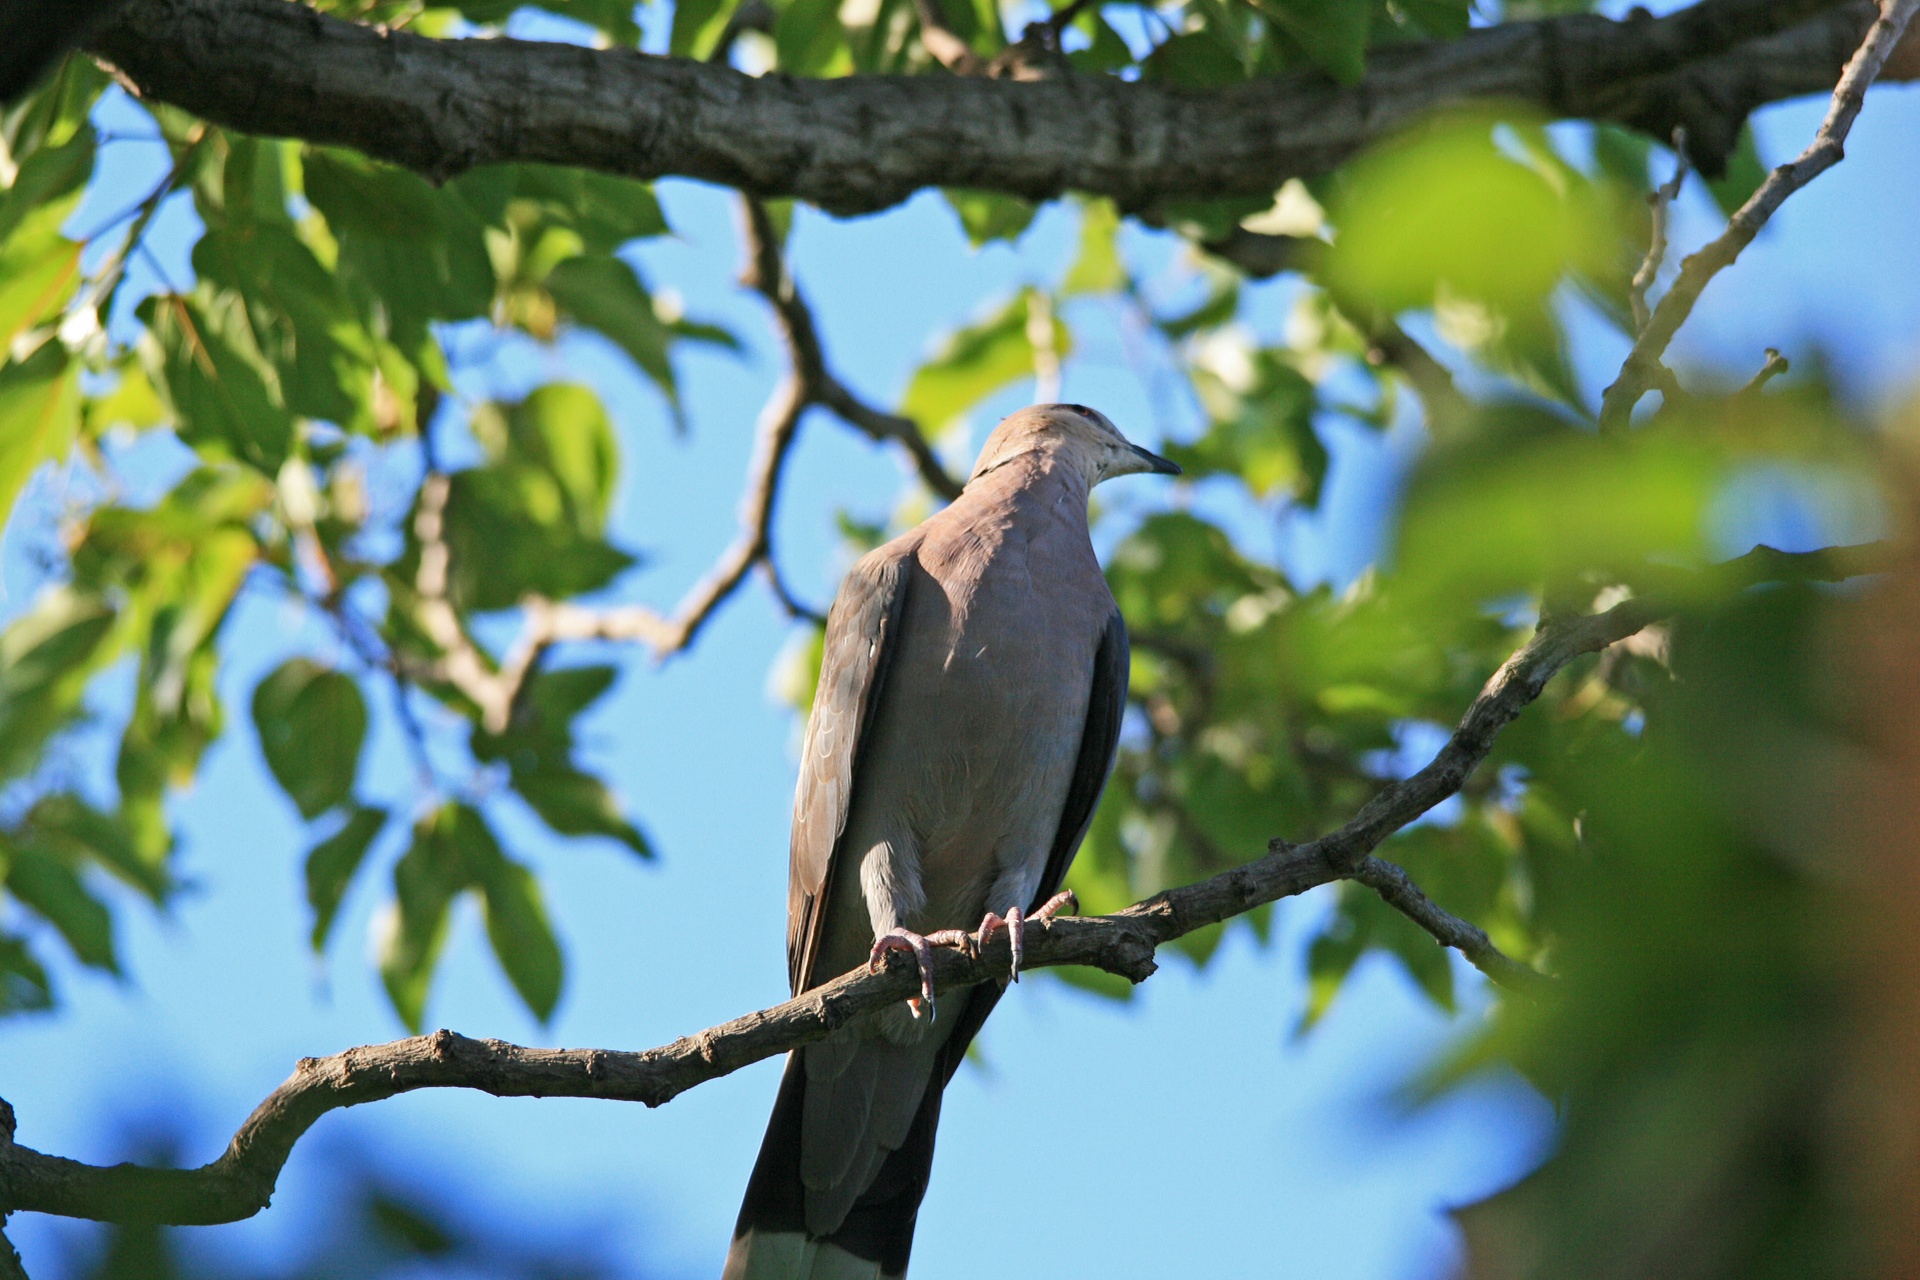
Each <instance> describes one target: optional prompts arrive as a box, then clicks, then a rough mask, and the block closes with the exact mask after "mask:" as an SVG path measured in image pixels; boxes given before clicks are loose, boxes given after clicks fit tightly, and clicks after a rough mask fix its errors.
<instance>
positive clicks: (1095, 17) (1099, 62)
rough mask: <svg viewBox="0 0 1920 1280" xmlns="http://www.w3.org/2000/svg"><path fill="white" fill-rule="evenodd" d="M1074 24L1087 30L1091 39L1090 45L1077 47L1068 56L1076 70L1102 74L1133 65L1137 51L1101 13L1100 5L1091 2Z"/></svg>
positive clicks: (1090, 73)
mask: <svg viewBox="0 0 1920 1280" xmlns="http://www.w3.org/2000/svg"><path fill="white" fill-rule="evenodd" d="M1073 25H1074V26H1076V27H1078V28H1079V29H1080V30H1081V31H1082V32H1084V33H1085V34H1086V36H1087V39H1088V44H1087V47H1086V48H1084V49H1076V50H1074V51H1073V52H1071V53H1069V54H1068V55H1067V61H1068V62H1069V63H1071V64H1072V66H1073V69H1074V70H1075V71H1078V72H1080V73H1081V74H1083V75H1100V74H1102V73H1104V72H1109V71H1118V70H1120V68H1122V67H1130V66H1132V65H1133V50H1131V49H1129V48H1128V47H1127V42H1126V41H1125V40H1124V39H1122V38H1121V36H1120V33H1119V32H1118V31H1115V30H1114V29H1113V27H1112V26H1111V25H1110V24H1109V23H1108V22H1107V20H1106V19H1105V18H1103V17H1101V16H1100V8H1099V6H1098V5H1089V6H1088V7H1087V8H1085V9H1083V10H1081V11H1080V16H1079V17H1078V18H1075V19H1074V20H1073Z"/></svg>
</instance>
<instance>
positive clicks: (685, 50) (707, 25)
mask: <svg viewBox="0 0 1920 1280" xmlns="http://www.w3.org/2000/svg"><path fill="white" fill-rule="evenodd" d="M739 7H740V0H682V3H679V4H676V5H674V6H673V31H672V34H671V35H670V36H669V37H668V40H667V52H668V53H670V54H672V55H673V56H674V57H676V58H693V59H695V60H697V61H701V62H704V61H706V60H707V59H708V58H710V57H712V56H713V51H714V50H715V49H716V48H718V47H719V44H720V37H721V36H722V35H723V34H725V32H726V29H727V23H728V22H729V21H731V20H732V18H733V15H734V12H735V11H736V10H737V9H739Z"/></svg>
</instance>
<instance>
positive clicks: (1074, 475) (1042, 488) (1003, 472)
mask: <svg viewBox="0 0 1920 1280" xmlns="http://www.w3.org/2000/svg"><path fill="white" fill-rule="evenodd" d="M1092 488H1093V483H1092V477H1090V476H1088V475H1087V473H1086V471H1085V470H1084V469H1083V468H1082V467H1080V466H1078V465H1077V464H1076V462H1075V460H1074V459H1073V457H1072V456H1071V455H1069V454H1067V453H1065V452H1059V451H1055V450H1052V449H1044V448H1041V449H1030V450H1028V451H1027V452H1025V453H1020V454H1016V455H1014V456H1013V457H1011V458H1007V459H1005V460H1004V461H1002V462H1000V463H999V464H998V465H996V466H995V467H994V468H993V469H992V470H991V471H988V472H986V473H984V474H982V475H980V476H978V477H976V478H975V479H974V480H973V481H972V482H970V483H969V484H968V485H967V491H968V492H969V493H972V492H976V491H977V492H979V493H980V495H981V496H982V497H983V498H988V499H990V500H991V499H993V498H1002V499H1007V500H1015V501H1019V502H1022V503H1028V502H1041V503H1045V504H1047V505H1049V506H1052V505H1056V504H1065V505H1068V506H1070V507H1071V508H1072V509H1073V510H1074V511H1076V512H1077V513H1079V514H1080V515H1081V516H1083V517H1084V516H1085V514H1086V510H1087V494H1088V492H1089V491H1090V490H1091V489H1092Z"/></svg>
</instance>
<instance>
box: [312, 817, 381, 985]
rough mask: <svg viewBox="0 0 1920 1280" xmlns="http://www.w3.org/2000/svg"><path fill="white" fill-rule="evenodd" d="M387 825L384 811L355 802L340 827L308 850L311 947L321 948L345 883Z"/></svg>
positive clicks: (356, 869)
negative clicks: (311, 918) (311, 915)
mask: <svg viewBox="0 0 1920 1280" xmlns="http://www.w3.org/2000/svg"><path fill="white" fill-rule="evenodd" d="M386 825H387V812H386V810H384V809H376V808H372V807H370V806H367V805H356V806H354V808H353V809H352V810H351V811H349V812H348V814H347V820H346V822H345V823H343V824H342V825H341V827H340V829H339V830H338V831H336V832H334V833H333V834H332V835H330V836H328V837H327V838H326V839H325V840H322V841H321V842H320V843H319V844H316V845H314V846H313V848H312V849H310V850H308V851H307V905H308V906H309V907H311V908H312V909H313V935H312V942H313V949H314V950H315V951H324V950H326V946H327V935H328V934H329V933H330V932H332V930H333V918H334V916H335V914H337V913H338V912H339V910H340V901H341V899H343V898H345V897H346V895H347V886H348V885H350V884H351V883H353V876H354V873H355V872H356V871H358V870H359V869H360V864H361V862H363V861H364V860H365V859H366V856H367V850H368V849H369V848H371V847H372V845H373V841H374V838H375V837H376V836H378V835H379V834H380V832H381V830H382V829H383V828H384V827H385V826H386Z"/></svg>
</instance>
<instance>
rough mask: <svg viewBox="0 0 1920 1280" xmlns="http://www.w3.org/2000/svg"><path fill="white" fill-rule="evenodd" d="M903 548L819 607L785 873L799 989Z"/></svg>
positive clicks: (894, 619) (887, 649)
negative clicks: (823, 625) (819, 644)
mask: <svg viewBox="0 0 1920 1280" xmlns="http://www.w3.org/2000/svg"><path fill="white" fill-rule="evenodd" d="M912 563H913V550H912V548H911V547H902V548H898V549H896V548H895V547H892V546H888V547H882V548H880V550H878V551H876V552H873V553H872V554H870V555H868V556H866V557H865V558H863V559H862V560H861V561H860V562H859V563H858V564H856V565H854V567H853V568H852V570H851V571H849V572H848V574H847V578H846V581H845V582H843V583H841V585H840V592H839V594H838V595H836V596H835V597H834V600H833V608H832V609H831V610H830V611H829V612H828V615H827V637H826V646H825V653H824V654H823V655H822V658H821V661H820V684H819V688H818V690H817V691H816V692H815V694H814V697H813V714H812V716H811V717H809V719H808V721H807V737H806V743H805V745H804V746H803V747H802V748H801V754H800V786H799V790H798V792H797V793H796V795H795V797H794V802H793V844H792V849H791V854H790V861H789V863H788V876H787V976H788V979H789V980H790V982H791V983H792V988H793V992H794V994H795V995H798V994H799V993H800V992H802V991H804V990H806V988H807V987H808V986H809V985H811V984H812V982H813V965H814V958H815V957H816V956H817V955H818V954H819V950H820V937H821V932H822V930H821V922H822V921H823V920H824V919H825V917H826V914H827V902H826V895H827V887H828V886H829V885H830V884H832V883H833V864H834V859H835V858H836V857H837V856H838V854H839V849H840V844H841V837H842V835H843V834H844V833H845V831H846V828H847V811H848V810H849V809H850V808H851V807H852V803H853V783H854V776H855V772H856V771H857V769H858V768H859V765H860V753H861V743H862V741H863V740H864V739H865V738H866V736H867V732H866V731H867V729H868V727H869V726H870V725H871V724H872V723H873V714H874V710H875V708H877V707H878V706H879V705H880V696H881V690H882V688H883V687H884V686H885V684H886V678H887V667H888V665H889V662H890V660H891V658H892V656H893V650H894V648H895V647H897V646H894V645H892V644H890V643H889V642H890V641H892V640H894V638H895V636H896V635H897V633H898V631H899V629H900V618H901V615H902V614H903V612H904V611H905V609H906V603H907V579H908V577H909V576H910V574H909V569H910V567H911V565H912Z"/></svg>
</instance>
